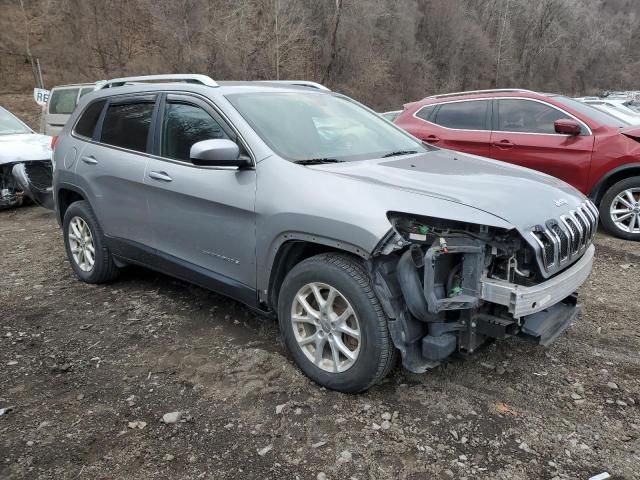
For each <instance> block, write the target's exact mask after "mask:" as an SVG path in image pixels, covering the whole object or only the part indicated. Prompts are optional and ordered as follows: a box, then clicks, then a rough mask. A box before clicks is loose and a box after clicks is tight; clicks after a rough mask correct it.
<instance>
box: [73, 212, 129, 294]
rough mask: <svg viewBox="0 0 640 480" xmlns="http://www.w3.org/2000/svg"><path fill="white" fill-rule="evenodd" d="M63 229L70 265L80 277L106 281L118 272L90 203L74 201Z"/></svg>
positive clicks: (93, 281)
mask: <svg viewBox="0 0 640 480" xmlns="http://www.w3.org/2000/svg"><path fill="white" fill-rule="evenodd" d="M62 231H63V232H64V246H65V249H66V251H67V257H68V258H69V262H70V263H71V268H73V271H74V272H75V273H76V275H77V276H78V278H79V279H80V280H82V281H83V282H87V283H104V282H108V281H110V280H113V279H114V278H115V277H116V276H117V275H118V273H119V269H118V267H117V266H116V265H115V263H114V262H113V258H112V257H111V253H110V252H109V248H107V245H106V243H105V241H104V235H103V233H102V229H101V228H100V225H99V224H98V220H97V218H96V216H95V214H94V213H93V210H91V207H90V206H89V203H88V202H86V201H84V200H83V201H79V202H74V203H72V204H71V205H70V206H69V208H67V211H66V212H65V214H64V220H63V222H62Z"/></svg>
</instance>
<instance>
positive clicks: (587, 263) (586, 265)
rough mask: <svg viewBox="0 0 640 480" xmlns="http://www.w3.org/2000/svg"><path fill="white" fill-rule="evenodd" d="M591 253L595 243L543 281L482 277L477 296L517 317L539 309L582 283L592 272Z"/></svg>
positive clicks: (592, 255)
mask: <svg viewBox="0 0 640 480" xmlns="http://www.w3.org/2000/svg"><path fill="white" fill-rule="evenodd" d="M594 253H595V247H594V246H593V245H591V246H589V248H588V249H587V251H586V252H585V253H584V255H583V256H582V258H581V259H580V260H578V261H577V262H576V263H575V264H574V265H573V266H571V267H570V268H568V269H567V270H565V271H564V272H562V273H560V274H558V275H556V276H555V277H553V278H551V279H549V280H547V281H546V282H542V283H540V284H538V285H534V286H531V287H525V286H522V285H516V284H514V283H509V282H505V281H503V280H496V279H493V278H486V277H485V278H482V279H481V280H480V284H481V288H480V298H481V299H482V300H485V301H487V302H491V303H497V304H498V305H504V306H506V307H507V308H508V309H509V313H511V315H513V316H514V317H516V318H520V317H524V316H527V315H532V314H534V313H537V312H541V311H543V310H545V309H546V308H547V307H550V306H552V305H555V304H557V303H558V302H560V301H561V300H563V299H564V298H566V297H568V296H569V295H571V294H572V293H573V292H575V291H576V290H577V289H578V287H580V285H582V284H583V283H584V281H585V280H586V279H587V277H588V276H589V273H590V272H591V267H592V265H593V257H594Z"/></svg>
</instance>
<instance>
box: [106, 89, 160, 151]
mask: <svg viewBox="0 0 640 480" xmlns="http://www.w3.org/2000/svg"><path fill="white" fill-rule="evenodd" d="M154 105H155V104H154V102H153V101H144V102H132V103H120V104H112V105H109V107H108V108H107V113H106V115H105V117H104V122H103V124H102V132H101V135H100V142H102V143H106V144H108V145H113V146H115V147H121V148H126V149H129V150H136V151H138V152H146V151H147V138H148V137H149V130H150V126H151V116H152V114H153V108H154Z"/></svg>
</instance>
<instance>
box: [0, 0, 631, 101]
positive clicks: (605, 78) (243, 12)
mask: <svg viewBox="0 0 640 480" xmlns="http://www.w3.org/2000/svg"><path fill="white" fill-rule="evenodd" d="M0 12H1V13H0V93H2V92H4V93H6V92H19V91H29V90H30V89H31V88H33V86H34V79H33V74H32V70H31V57H34V58H35V57H39V59H40V62H41V65H42V69H43V75H44V82H45V86H46V87H48V88H49V87H51V86H53V85H56V84H59V83H71V82H80V81H95V80H99V79H104V78H109V77H115V76H121V75H123V74H146V73H160V72H163V73H166V72H197V73H206V74H208V75H210V76H212V77H214V78H216V79H236V80H239V79H277V78H281V79H294V78H295V79H308V80H316V81H319V82H323V83H326V84H327V85H328V86H330V87H331V88H333V89H336V90H338V91H341V92H344V93H346V94H349V95H352V96H354V97H356V98H358V99H359V100H361V101H363V102H365V103H367V104H369V105H371V106H373V107H375V108H380V109H387V108H396V107H399V106H400V105H401V104H402V103H403V102H407V101H410V100H415V99H418V98H422V97H424V96H425V95H428V94H432V93H435V92H442V91H451V90H464V89H475V88H491V87H495V86H498V87H504V86H518V87H526V88H532V89H537V90H544V91H556V92H563V93H568V94H572V95H583V94H589V93H593V92H597V91H599V90H601V89H640V80H639V79H640V53H639V52H640V22H639V21H638V20H639V19H640V1H638V0H366V1H365V0H174V1H156V0H136V1H134V0H0Z"/></svg>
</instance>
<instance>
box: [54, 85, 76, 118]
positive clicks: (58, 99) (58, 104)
mask: <svg viewBox="0 0 640 480" xmlns="http://www.w3.org/2000/svg"><path fill="white" fill-rule="evenodd" d="M78 92H79V89H78V88H61V89H59V90H56V89H55V88H54V89H53V92H51V97H50V98H49V113H52V114H62V115H70V114H71V113H72V112H73V109H74V108H76V100H77V98H78Z"/></svg>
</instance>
